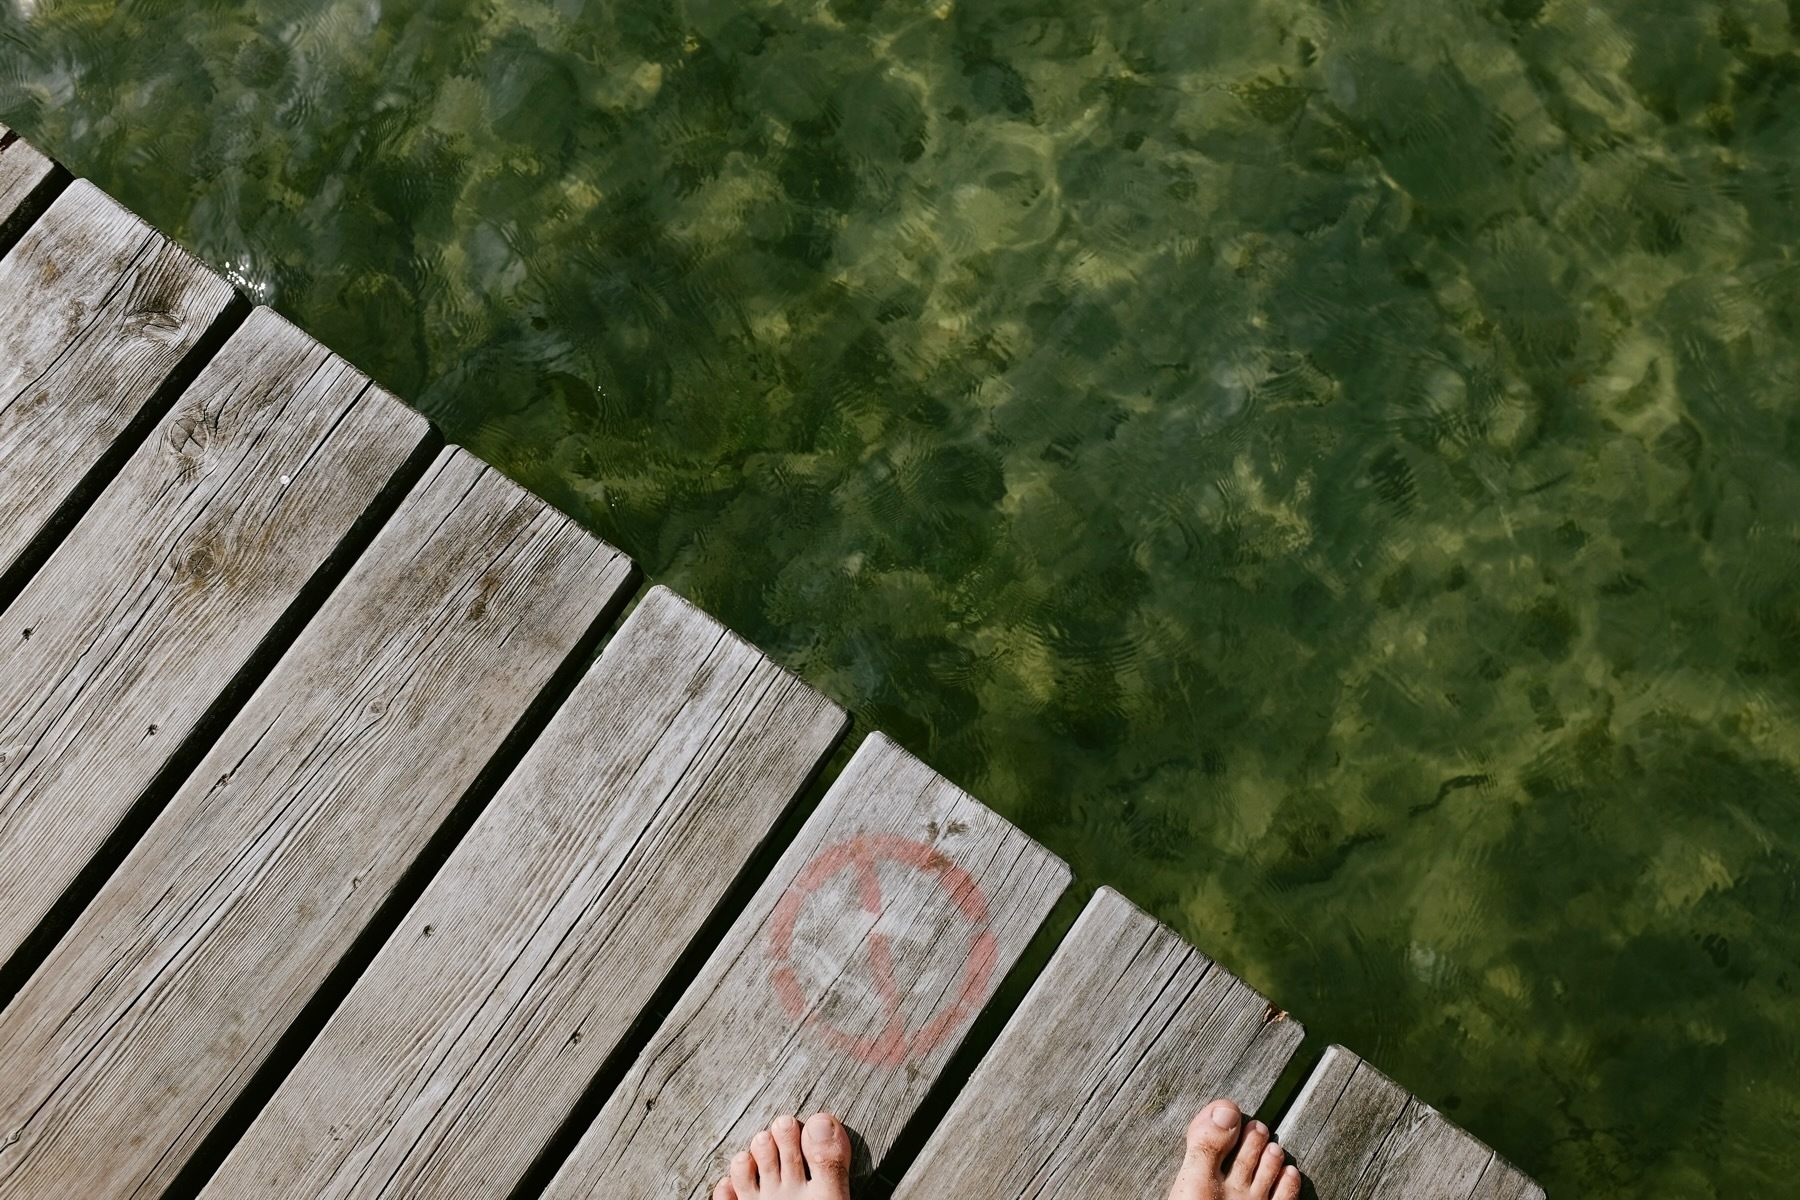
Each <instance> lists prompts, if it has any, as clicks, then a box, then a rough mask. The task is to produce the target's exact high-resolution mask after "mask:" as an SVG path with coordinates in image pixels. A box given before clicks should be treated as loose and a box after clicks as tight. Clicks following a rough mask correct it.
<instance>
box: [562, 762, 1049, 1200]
mask: <svg viewBox="0 0 1800 1200" xmlns="http://www.w3.org/2000/svg"><path fill="white" fill-rule="evenodd" d="M1068 880H1069V872H1068V868H1067V867H1065V866H1064V865H1063V864H1062V862H1061V861H1059V860H1058V859H1056V858H1055V857H1053V856H1052V855H1051V854H1050V853H1049V852H1048V851H1047V850H1045V849H1044V848H1043V847H1041V846H1039V845H1037V844H1036V843H1035V842H1033V841H1031V840H1030V839H1029V838H1027V837H1025V836H1024V835H1023V834H1022V833H1020V832H1019V831H1018V830H1016V829H1014V828H1013V827H1012V826H1011V825H1009V824H1007V823H1006V822H1005V821H1003V820H1001V819H1000V818H999V817H998V816H996V815H995V814H994V813H993V812H991V811H990V810H988V809H987V808H985V807H983V806H982V805H981V804H980V803H978V802H977V801H975V800H974V799H972V798H971V797H969V796H968V795H966V794H965V793H963V792H962V791H960V790H958V789H957V788H956V787H954V786H952V785H951V784H950V783H948V782H947V781H945V780H944V779H942V778H941V777H939V776H938V775H936V774H934V773H933V772H932V771H931V770H930V769H928V768H927V767H925V766H924V765H923V764H921V763H920V762H918V761H917V760H916V759H914V758H912V757H911V756H910V755H908V754H906V753H905V752H904V751H902V750H901V749H900V748H899V747H897V746H895V745H894V744H893V743H892V742H890V741H889V740H887V739H886V738H885V737H882V736H881V735H879V734H876V735H874V736H871V737H870V738H869V739H868V741H866V742H865V743H864V744H863V745H862V747H861V748H860V749H859V750H858V751H857V754H856V755H855V757H854V758H853V759H852V760H851V761H850V764H849V766H847V767H846V768H845V770H844V773H843V774H842V775H841V776H840V777H839V778H838V780H837V782H836V784H834V785H833V787H832V789H831V791H830V792H829V793H828V794H827V796H826V798H825V800H824V801H823V802H822V803H821V805H820V807H819V809H818V811H816V812H815V813H814V814H813V815H812V817H811V818H810V819H809V820H808V821H807V823H806V825H805V826H804V828H803V829H802V830H801V832H800V834H799V836H798V837H797V838H796V839H795V842H794V844H793V845H792V846H790V847H789V848H788V850H787V852H786V853H785V854H784V855H782V858H781V861H780V863H779V864H778V865H777V866H776V868H775V870H774V872H773V873H772V874H771V875H770V877H769V879H768V880H767V881H765V883H764V885H763V887H762V888H761V889H760V890H759V891H758V892H757V894H756V898H755V899H754V900H753V901H752V902H751V904H750V905H749V907H748V908H747V909H746V910H745V912H744V915H743V916H742V917H740V918H739V919H738V921H737V922H736V924H734V925H733V926H732V929H731V932H730V933H729V934H728V935H727V936H726V938H725V941H724V943H723V944H722V945H721V946H720V947H719V949H718V951H717V952H715V953H714V955H713V956H712V958H711V959H710V960H709V962H708V963H707V965H706V966H705V968H704V969H703V970H702V971H701V973H700V976H699V978H698V979H696V980H695V982H694V984H693V985H692V986H691V987H690V988H689V989H688V990H687V992H686V994H685V995H684V996H683V997H682V999H681V1000H680V1002H679V1003H678V1004H677V1005H676V1006H675V1010H674V1011H673V1012H672V1013H671V1014H670V1015H669V1017H668V1018H667V1019H666V1020H665V1021H664V1023H663V1025H662V1028H661V1029H660V1030H659V1031H658V1032H657V1034H656V1036H655V1037H654V1038H652V1039H651V1042H650V1045H649V1046H648V1047H647V1048H646V1049H645V1051H644V1053H643V1054H642V1055H641V1056H640V1057H639V1058H638V1061H637V1063H636V1064H635V1065H634V1066H633V1067H632V1069H631V1071H630V1072H629V1073H628V1075H627V1076H626V1079H625V1080H624V1082H623V1083H622V1084H621V1085H620V1087H619V1089H618V1090H617V1091H616V1092H615V1093H614V1094H613V1096H612V1097H611V1099H610V1100H609V1101H608V1102H607V1104H606V1107H605V1108H604V1109H603V1110H602V1111H601V1113H600V1116H599V1117H598V1118H597V1119H596V1120H595V1122H594V1124H593V1125H592V1126H591V1127H589V1129H588V1131H587V1133H586V1134H585V1135H584V1136H583V1137H582V1139H581V1141H580V1143H579V1144H578V1145H577V1147H576V1149H575V1151H574V1153H573V1154H572V1155H571V1156H570V1158H569V1160H568V1161H567V1162H566V1163H565V1164H564V1165H563V1168H562V1170H561V1171H560V1172H559V1173H558V1174H557V1176H556V1178H555V1180H554V1181H552V1183H551V1184H550V1187H549V1189H548V1190H547V1191H546V1193H545V1196H546V1197H547V1198H553V1200H567V1198H569V1197H578V1196H582V1197H586V1196H593V1197H609V1198H616V1197H626V1196H629V1197H633V1198H634V1200H635V1198H640V1197H642V1198H645V1200H647V1198H649V1197H652V1196H654V1197H657V1198H658V1200H663V1198H670V1200H672V1198H675V1197H688V1198H690V1200H692V1198H695V1197H700V1196H704V1195H706V1194H707V1193H708V1191H709V1189H710V1188H711V1187H712V1185H713V1183H714V1182H715V1181H717V1179H718V1178H719V1177H720V1176H721V1175H722V1174H724V1171H725V1164H726V1162H727V1160H728V1159H729V1158H730V1156H731V1154H732V1153H733V1152H735V1151H736V1150H738V1149H741V1148H742V1147H743V1146H744V1145H745V1144H746V1143H747V1142H748V1140H749V1138H750V1135H751V1134H752V1133H753V1132H754V1131H755V1130H757V1129H759V1128H761V1127H762V1126H763V1125H764V1124H766V1123H767V1122H768V1121H769V1120H770V1119H771V1118H772V1117H774V1116H775V1115H776V1114H777V1113H781V1112H801V1113H804V1112H808V1111H811V1110H813V1109H817V1108H826V1109H830V1110H832V1111H834V1112H836V1113H838V1114H840V1115H841V1116H842V1117H843V1118H844V1121H845V1123H846V1124H847V1125H848V1126H849V1127H850V1129H851V1130H852V1131H853V1132H854V1133H856V1134H859V1135H860V1136H861V1138H862V1139H863V1140H864V1142H865V1143H866V1148H867V1151H868V1154H869V1156H870V1159H871V1165H879V1164H880V1162H881V1160H882V1159H883V1158H884V1157H885V1156H886V1154H887V1152H888V1151H889V1149H890V1148H891V1147H892V1146H893V1142H894V1138H895V1137H896V1135H897V1134H898V1133H899V1132H900V1129H901V1127H902V1126H903V1125H904V1124H905V1122H906V1120H907V1119H908V1118H909V1117H910V1116H911V1115H912V1114H913V1111H914V1110H915V1109H916V1108H917V1106H918V1104H919V1101H920V1100H921V1099H922V1098H923V1097H924V1095H925V1092H926V1090H927V1089H929V1088H930V1086H931V1084H932V1083H933V1081H934V1080H936V1078H937V1076H938V1074H939V1072H941V1071H942V1070H943V1067H944V1064H945V1062H946V1061H947V1059H948V1058H949V1056H950V1054H951V1053H952V1052H953V1051H954V1049H955V1047H956V1045H957V1044H958V1043H960V1041H961V1040H962V1038H963V1036H964V1034H965V1033H966V1031H967V1025H968V1022H969V1020H970V1019H972V1018H973V1016H974V1015H975V1013H976V1012H977V1011H978V1010H979V1009H980V1007H981V1006H982V1005H984V1004H985V1003H986V1002H987V1001H988V1000H989V999H990V998H991V996H992V992H993V988H994V987H995V986H996V985H997V984H998V982H999V979H1000V976H1001V975H1002V974H1003V973H1004V972H1005V971H1006V970H1007V969H1008V968H1009V967H1010V966H1011V965H1012V964H1013V963H1014V962H1015V961H1016V960H1017V958H1018V955H1019V954H1020V952H1021V951H1023V949H1024V947H1025V944H1026V942H1027V941H1028V940H1029V939H1030V937H1031V935H1032V933H1033V932H1034V931H1035V930H1036V929H1037V927H1038V926H1039V925H1040V924H1041V923H1042V921H1043V919H1044V917H1045V916H1046V915H1047V914H1048V913H1049V911H1050V907H1051V905H1053V904H1054V903H1055V901H1056V897H1057V896H1059V895H1061V894H1062V891H1063V889H1064V888H1065V887H1067V886H1068Z"/></svg>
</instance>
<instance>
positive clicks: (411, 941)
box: [206, 588, 845, 1200]
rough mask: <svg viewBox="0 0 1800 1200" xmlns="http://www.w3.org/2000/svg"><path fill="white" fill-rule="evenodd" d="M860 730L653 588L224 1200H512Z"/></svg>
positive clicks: (280, 1107)
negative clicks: (794, 807) (669, 979)
mask: <svg viewBox="0 0 1800 1200" xmlns="http://www.w3.org/2000/svg"><path fill="white" fill-rule="evenodd" d="M844 726H845V718H844V714H843V713H842V712H841V711H840V710H839V709H838V708H837V707H836V706H834V705H832V704H831V703H830V702H829V701H827V700H825V699H824V698H823V697H821V696H819V695H818V694H817V693H815V692H813V691H811V690H810V689H808V688H807V687H805V686H804V685H803V684H801V683H800V682H799V681H797V680H795V679H794V678H793V677H791V676H789V675H787V674H786V673H785V672H783V671H781V670H780V669H779V668H778V667H776V666H775V665H774V664H773V663H771V662H770V661H769V660H768V659H766V658H764V657H763V656H762V655H761V654H759V653H757V651H756V650H755V649H754V648H752V647H751V646H749V645H748V644H747V643H745V642H743V641H741V640H739V639H738V638H737V637H735V636H734V635H732V634H731V633H729V632H727V631H726V630H725V629H724V628H723V627H722V626H720V625H719V624H718V623H716V622H715V621H713V620H712V619H711V618H709V617H707V616H705V615H704V614H702V613H700V612H699V611H697V610H696V609H694V608H692V607H690V606H689V605H688V604H687V603H685V602H684V601H682V600H680V599H678V598H677V597H676V596H675V595H674V594H673V593H671V592H668V591H666V590H665V589H662V588H657V589H654V590H653V591H652V592H651V593H650V594H649V595H648V596H647V597H646V598H645V600H644V601H643V603H642V604H640V605H639V606H638V608H637V610H636V611H635V612H634V613H633V614H632V616H631V619H630V620H629V621H627V622H626V624H625V626H624V627H623V628H622V629H621V630H620V631H619V632H618V634H617V635H616V636H615V637H614V638H613V640H612V641H611V643H609V644H608V646H607V649H606V653H605V654H604V655H603V656H602V657H601V659H600V660H599V661H598V662H597V663H596V664H595V666H594V667H593V669H592V671H590V672H589V674H588V676H587V677H586V679H584V680H583V682H582V684H581V685H580V687H578V688H577V689H576V691H575V693H574V694H573V695H572V696H571V697H570V698H569V701H568V703H567V704H565V705H564V706H563V708H562V709H561V711H560V712H559V713H558V714H557V716H556V719H555V720H554V721H553V722H552V723H551V725H550V727H549V728H548V729H547V730H545V732H544V735H543V737H542V738H540V739H539V740H538V741H537V743H536V744H535V745H534V746H533V747H532V750H531V752H530V753H529V754H528V755H527V756H526V758H525V759H524V761H523V762H521V764H520V765H519V768H518V770H516V771H515V772H514V773H513V775H512V777H511V778H510V779H509V780H508V781H507V783H506V785H505V786H504V787H503V788H502V789H501V791H500V793H499V794H498V795H497V796H496V797H495V798H494V801H493V803H492V804H490V805H489V806H488V808H487V809H486V810H485V811H484V812H483V814H482V816H481V819H480V820H479V821H478V822H477V823H476V824H475V826H474V828H473V829H471V830H470V832H469V835H468V836H467V837H466V838H465V839H464V840H463V842H462V843H461V844H460V845H459V846H458V848H457V850H456V852H455V854H453V855H452V856H451V858H450V860H449V861H448V862H447V863H446V864H445V866H444V868H443V870H441V871H440V872H439V873H438V874H437V875H436V877H435V878H434V879H433V880H432V883H431V885H430V886H429V887H428V888H427V889H426V891H425V893H424V894H423V895H422V896H421V897H420V899H419V901H418V903H417V904H415V905H414V906H413V908H412V910H411V911H410V913H409V914H408V915H407V917H406V919H405V920H404V921H403V922H402V923H401V925H400V928H399V932H398V933H396V934H395V935H394V937H393V938H391V939H390V940H389V941H388V943H387V944H386V945H385V946H384V947H383V948H382V951H381V953H380V954H379V955H378V956H377V957H376V959H375V961H374V963H373V964H372V965H371V966H370V968H369V970H368V971H367V972H366V973H365V974H364V975H363V976H362V978H361V979H360V980H359V981H358V983H357V985H356V987H355V989H354V990H353V991H352V992H351V994H350V996H349V997H348V998H347V999H346V1000H345V1002H344V1005H343V1007H342V1008H340V1009H339V1010H338V1011H337V1013H336V1014H334V1015H333V1017H332V1019H331V1021H330V1022H329V1023H328V1024H327V1025H326V1027H325V1029H324V1031H323V1032H322V1033H321V1034H320V1036H319V1039H318V1040H317V1041H316V1042H315V1043H314V1044H313V1045H312V1047H311V1048H310V1049H309V1050H308V1052H307V1054H306V1056H305V1057H304V1058H303V1059H302V1060H301V1062H300V1064H299V1066H297V1067H296V1068H295V1070H294V1072H293V1073H292V1074H291V1075H289V1076H288V1078H287V1079H286V1081H285V1082H284V1083H283V1084H282V1087H281V1088H280V1090H279V1091H278V1092H277V1093H276V1095H275V1097H274V1099H273V1100H272V1101H271V1102H270V1104H269V1106H268V1107H267V1108H265V1109H264V1110H263V1112H262V1113H261V1115H260V1116H259V1117H258V1119H257V1120H256V1122H255V1123H254V1124H253V1125H252V1126H251V1128H250V1130H249V1132H248V1133H247V1134H246V1135H245V1137H244V1139H243V1140H242V1141H240V1142H239V1143H238V1145H237V1147H236V1149H235V1150H234V1151H233V1152H232V1154H231V1156H230V1157H229V1158H228V1159H227V1160H226V1161H225V1163H224V1165H223V1166H222V1167H221V1168H220V1170H219V1172H218V1174H216V1175H215V1176H214V1177H213V1179H212V1182H211V1184H210V1185H209V1187H208V1189H207V1191H206V1195H207V1196H209V1197H212V1196H216V1197H220V1198H221V1200H224V1198H232V1200H237V1198H244V1200H248V1198H251V1197H273V1196H295V1197H348V1196H356V1197H360V1198H362V1200H374V1198H375V1197H399V1196H407V1197H428V1196H442V1197H465V1196H475V1195H493V1196H504V1195H508V1194H510V1192H511V1189H512V1188H513V1186H514V1185H515V1184H516V1183H517V1182H518V1181H519V1179H520V1177H521V1176H523V1175H524V1174H525V1172H526V1170H527V1169H528V1168H529V1167H530V1166H531V1164H532V1162H533V1161H534V1160H535V1159H536V1157H537V1156H538V1154H539V1153H540V1152H541V1151H542V1150H543V1148H544V1146H545V1144H546V1142H548V1141H549V1140H550V1138H551V1137H552V1135H554V1134H555V1133H556V1132H557V1130H558V1128H559V1127H560V1125H561V1123H562V1122H563V1120H564V1119H565V1118H566V1117H567V1115H568V1114H569V1112H570V1111H571V1110H572V1109H573V1108H574V1107H575V1104H576V1101H577V1100H578V1099H579V1098H580V1097H581V1095H582V1093H583V1091H584V1090H585V1089H586V1088H587V1087H588V1085H589V1084H590V1082H591V1081H592V1080H593V1078H594V1076H595V1074H596V1073H597V1072H598V1071H599V1070H600V1068H601V1066H602V1064H603V1063H604V1062H605V1061H606V1059H607V1057H608V1055H610V1054H612V1053H613V1051H614V1050H616V1049H617V1048H618V1045H619V1043H620V1041H621V1040H622V1039H623V1038H624V1036H625V1034H626V1032H627V1031H628V1030H629V1028H630V1026H631V1025H632V1023H633V1021H634V1020H635V1019H636V1018H637V1017H638V1016H639V1014H640V1013H642V1012H643V1010H644V1008H645V1006H646V1005H647V1003H648V1002H649V1000H650V998H651V995H652V993H653V992H654V991H655V990H656V988H657V986H658V985H659V984H660V983H661V982H662V981H663V980H664V979H665V977H666V976H667V975H668V973H669V970H670V968H671V967H673V965H674V963H675V959H676V958H677V956H678V955H679V954H680V953H681V951H682V949H683V947H684V946H686V944H687V943H688V941H689V940H690V939H691V938H693V936H694V935H695V934H696V932H698V930H699V928H700V926H701V924H702V923H703V922H704V921H705V919H706V918H707V917H708V916H709V915H710V914H711V913H712V912H713V910H714V908H715V907H716V906H717V904H718V903H719V901H720V898H721V897H722V896H723V894H724V892H725V890H726V888H727V886H728V885H729V884H730V883H731V880H732V878H733V875H734V874H735V871H736V867H737V866H738V865H739V864H742V863H745V862H746V861H748V860H749V859H750V858H751V856H752V855H753V854H754V852H755V851H756V849H757V847H758V846H759V845H760V844H761V843H762V842H763V841H764V840H765V838H766V837H767V836H768V834H769V832H770V831H771V830H772V828H773V827H774V825H775V822H776V821H777V820H778V819H779V818H780V817H781V815H782V814H783V813H784V812H785V811H786V810H787V808H788V807H789V805H790V804H791V803H792V802H793V799H794V797H795V795H796V794H797V793H798V791H799V789H800V788H801V787H802V786H803V785H804V784H805V782H806V780H807V778H808V777H809V776H810V775H811V773H812V772H813V770H814V769H816V767H817V765H818V763H819V762H820V760H821V759H822V758H823V757H824V755H825V754H827V753H828V752H829V751H830V748H831V746H832V745H833V744H834V743H835V742H836V740H837V739H838V737H839V736H841V734H842V732H843V729H844ZM427 931H431V932H430V933H429V936H428V935H427Z"/></svg>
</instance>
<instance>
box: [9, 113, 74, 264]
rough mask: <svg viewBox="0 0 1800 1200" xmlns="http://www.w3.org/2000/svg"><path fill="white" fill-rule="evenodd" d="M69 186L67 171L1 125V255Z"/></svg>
mask: <svg viewBox="0 0 1800 1200" xmlns="http://www.w3.org/2000/svg"><path fill="white" fill-rule="evenodd" d="M68 182H69V173H68V172H67V171H64V170H63V169H62V168H61V167H59V166H57V165H56V163H54V162H52V161H51V160H50V159H49V158H47V157H45V156H44V155H43V154H41V153H39V151H38V149H37V147H35V146H33V145H32V144H31V143H30V142H28V141H26V140H25V139H24V138H22V137H20V136H19V135H18V134H17V133H15V132H13V131H12V130H10V129H8V128H7V127H6V126H4V125H0V252H4V251H5V249H6V248H7V247H8V246H10V245H12V244H13V242H15V241H16V240H18V237H19V235H20V234H22V233H24V232H25V230H26V229H27V228H29V227H30V225H31V223H32V222H33V221H35V220H36V219H37V217H38V214H39V213H41V212H43V211H44V209H46V208H47V207H49V205H50V201H51V200H53V199H55V197H56V193H57V192H59V191H61V190H62V189H63V188H64V187H65V186H67V184H68Z"/></svg>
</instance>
